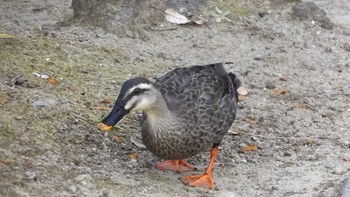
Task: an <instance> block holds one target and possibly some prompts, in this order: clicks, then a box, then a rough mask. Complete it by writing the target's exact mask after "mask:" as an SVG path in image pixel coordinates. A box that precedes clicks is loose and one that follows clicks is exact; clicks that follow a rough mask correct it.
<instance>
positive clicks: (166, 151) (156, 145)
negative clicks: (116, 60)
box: [99, 62, 241, 189]
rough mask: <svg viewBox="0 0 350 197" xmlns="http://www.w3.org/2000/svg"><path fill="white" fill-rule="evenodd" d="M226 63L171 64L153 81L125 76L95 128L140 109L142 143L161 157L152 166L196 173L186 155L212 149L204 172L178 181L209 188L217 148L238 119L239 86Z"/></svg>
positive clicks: (112, 123) (118, 119) (190, 155)
mask: <svg viewBox="0 0 350 197" xmlns="http://www.w3.org/2000/svg"><path fill="white" fill-rule="evenodd" d="M225 64H226V63H223V62H220V63H214V64H207V65H194V66H188V67H180V68H175V69H173V70H171V71H169V72H168V73H166V74H165V75H164V76H162V77H159V78H158V79H156V81H155V82H154V83H152V82H151V81H149V80H148V79H146V78H143V77H134V78H130V79H128V80H127V81H125V82H124V83H123V84H122V87H121V89H120V92H119V95H118V97H117V99H116V101H115V104H114V107H113V108H112V110H111V112H110V113H109V115H107V116H106V117H105V118H104V119H103V120H102V121H101V122H100V123H99V127H100V128H101V129H102V130H105V131H107V130H110V129H111V128H112V127H113V126H114V125H116V124H117V123H118V122H119V121H120V120H122V118H123V117H124V116H125V115H127V114H128V113H130V112H142V116H141V119H140V126H141V136H142V141H143V143H144V145H145V146H146V147H147V148H148V150H150V152H152V153H153V154H154V155H156V156H158V157H160V158H162V159H164V160H165V161H162V162H159V163H157V164H156V168H157V169H158V170H170V171H174V172H177V173H182V172H187V171H194V170H197V169H196V168H195V167H193V166H192V165H190V164H189V163H187V162H186V161H185V159H187V158H190V157H192V156H194V155H197V154H199V153H201V152H204V151H209V150H210V159H209V165H208V167H207V168H206V169H205V171H204V173H203V174H195V175H189V176H183V177H181V178H180V180H181V181H182V182H183V183H185V184H187V185H189V186H192V187H197V186H198V187H204V188H209V189H211V188H213V187H214V182H213V179H212V171H213V166H214V161H215V159H216V157H217V154H218V147H219V145H220V143H221V141H222V139H223V137H224V135H225V134H226V133H227V131H228V130H229V129H230V127H231V125H232V124H233V122H234V119H235V117H236V113H237V102H238V93H237V89H238V88H239V87H240V85H241V81H240V80H239V79H238V78H237V77H236V75H235V74H233V73H232V72H227V71H226V69H225V67H224V65H225Z"/></svg>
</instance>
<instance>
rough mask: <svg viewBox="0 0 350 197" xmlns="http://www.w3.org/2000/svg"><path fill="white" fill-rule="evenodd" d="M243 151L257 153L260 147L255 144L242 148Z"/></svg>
mask: <svg viewBox="0 0 350 197" xmlns="http://www.w3.org/2000/svg"><path fill="white" fill-rule="evenodd" d="M241 150H243V151H256V150H258V147H257V146H256V145H255V144H251V145H247V146H244V147H242V148H241Z"/></svg>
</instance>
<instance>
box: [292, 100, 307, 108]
mask: <svg viewBox="0 0 350 197" xmlns="http://www.w3.org/2000/svg"><path fill="white" fill-rule="evenodd" d="M293 109H309V106H308V105H305V104H301V103H299V102H294V103H293Z"/></svg>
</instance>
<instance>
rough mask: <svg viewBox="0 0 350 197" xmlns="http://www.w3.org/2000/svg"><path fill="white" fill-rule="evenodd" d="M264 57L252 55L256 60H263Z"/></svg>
mask: <svg viewBox="0 0 350 197" xmlns="http://www.w3.org/2000/svg"><path fill="white" fill-rule="evenodd" d="M264 59H265V56H264V55H257V56H255V57H254V60H257V61H261V60H264Z"/></svg>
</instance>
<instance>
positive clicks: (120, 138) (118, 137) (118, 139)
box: [113, 135, 123, 143]
mask: <svg viewBox="0 0 350 197" xmlns="http://www.w3.org/2000/svg"><path fill="white" fill-rule="evenodd" d="M113 140H114V141H116V142H118V143H120V142H122V141H123V138H122V137H120V136H117V135H116V136H114V137H113Z"/></svg>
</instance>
